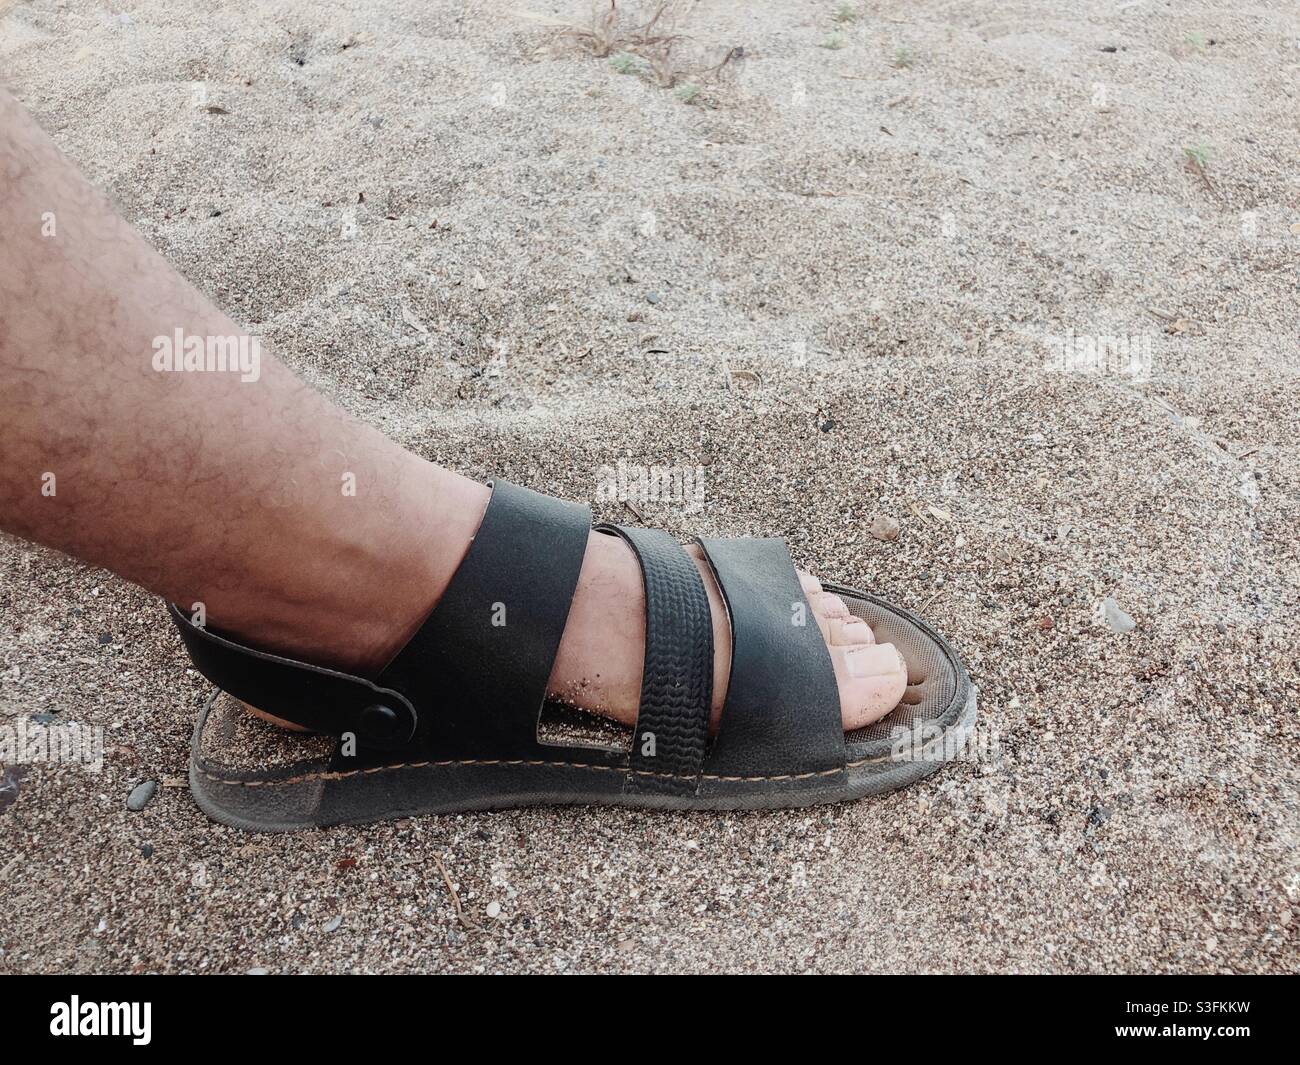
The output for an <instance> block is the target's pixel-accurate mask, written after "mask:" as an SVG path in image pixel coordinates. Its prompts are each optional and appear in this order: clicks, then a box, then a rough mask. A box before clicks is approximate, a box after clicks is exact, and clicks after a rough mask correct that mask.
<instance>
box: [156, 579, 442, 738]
mask: <svg viewBox="0 0 1300 1065" xmlns="http://www.w3.org/2000/svg"><path fill="white" fill-rule="evenodd" d="M168 608H169V610H170V612H171V617H172V621H173V622H175V624H176V628H177V629H179V630H180V634H181V639H182V640H183V641H184V643H185V649H186V650H187V651H188V652H189V655H190V659H191V661H193V663H194V668H195V669H197V670H198V671H199V672H200V673H201V674H203V676H204V677H206V678H207V679H208V680H210V681H211V682H212V683H213V684H215V685H216V686H217V687H218V688H221V689H222V690H223V691H225V692H228V693H229V694H231V695H233V696H234V697H235V698H236V699H242V700H243V701H244V702H246V703H248V704H249V705H250V706H255V707H257V709H259V710H261V711H263V712H264V713H267V714H271V715H272V716H273V717H279V718H283V719H284V720H285V721H291V722H293V724H295V725H300V726H301V727H302V728H305V729H309V730H311V731H312V732H323V733H327V734H329V735H332V736H342V735H344V734H345V733H352V734H353V735H355V736H356V737H357V739H358V741H359V742H360V743H362V744H364V745H365V746H368V747H376V748H384V749H388V748H396V747H402V746H404V745H405V744H406V743H408V742H409V741H410V739H411V737H412V736H414V735H415V729H416V725H417V723H418V718H417V715H416V712H415V708H414V707H413V706H412V705H411V703H410V701H409V700H408V699H407V698H406V697H405V696H404V695H402V694H401V693H400V692H396V691H393V690H391V689H389V688H384V687H381V686H380V685H378V684H374V683H372V682H371V681H368V680H366V679H364V678H363V677H354V676H351V675H350V674H347V673H339V672H337V671H336V670H332V669H325V668H323V667H321V666H313V665H309V664H308V663H306V662H297V661H294V660H293V659H291V658H284V657H281V656H280V655H273V654H269V653H267V652H265V651H259V650H256V649H255V648H252V647H246V646H244V645H243V644H239V643H236V642H235V641H234V640H230V639H227V638H226V637H224V636H220V635H218V634H217V633H215V632H212V631H210V630H208V629H206V628H200V627H199V626H198V625H195V624H194V623H193V622H192V621H191V620H190V619H189V618H187V617H186V616H185V615H184V614H183V613H182V612H181V611H180V610H179V609H178V608H177V607H176V605H175V604H174V603H169V604H168Z"/></svg>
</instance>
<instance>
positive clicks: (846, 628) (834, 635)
mask: <svg viewBox="0 0 1300 1065" xmlns="http://www.w3.org/2000/svg"><path fill="white" fill-rule="evenodd" d="M826 642H827V643H828V644H830V645H831V646H832V647H844V646H853V645H854V644H862V643H875V642H876V637H875V636H874V635H873V634H872V632H871V626H870V625H868V624H867V623H866V622H865V621H863V620H862V619H861V618H858V617H853V616H849V617H847V618H827V620H826Z"/></svg>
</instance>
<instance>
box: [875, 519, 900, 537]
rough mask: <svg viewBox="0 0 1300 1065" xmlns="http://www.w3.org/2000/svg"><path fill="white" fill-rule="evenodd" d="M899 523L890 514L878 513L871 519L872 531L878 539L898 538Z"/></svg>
mask: <svg viewBox="0 0 1300 1065" xmlns="http://www.w3.org/2000/svg"><path fill="white" fill-rule="evenodd" d="M898 530H899V525H898V522H897V520H895V519H894V518H891V517H890V516H889V515H888V514H877V515H876V516H875V517H874V518H872V519H871V528H870V530H869V531H870V533H871V535H872V536H874V537H875V538H876V539H877V540H897V539H898Z"/></svg>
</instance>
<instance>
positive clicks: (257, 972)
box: [246, 965, 266, 976]
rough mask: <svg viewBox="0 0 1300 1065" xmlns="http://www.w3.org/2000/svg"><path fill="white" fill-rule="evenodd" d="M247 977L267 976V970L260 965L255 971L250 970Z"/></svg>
mask: <svg viewBox="0 0 1300 1065" xmlns="http://www.w3.org/2000/svg"><path fill="white" fill-rule="evenodd" d="M246 975H248V976H265V975H266V970H265V969H263V968H262V967H261V966H260V965H259V966H257V967H256V968H254V969H249V970H248V973H247V974H246Z"/></svg>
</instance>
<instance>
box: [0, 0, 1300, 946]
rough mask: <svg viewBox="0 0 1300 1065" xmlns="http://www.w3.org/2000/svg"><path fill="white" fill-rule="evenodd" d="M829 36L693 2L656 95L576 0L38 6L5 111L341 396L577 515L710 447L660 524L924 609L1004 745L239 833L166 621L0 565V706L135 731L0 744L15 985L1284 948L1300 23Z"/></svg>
mask: <svg viewBox="0 0 1300 1065" xmlns="http://www.w3.org/2000/svg"><path fill="white" fill-rule="evenodd" d="M1067 8H1068V9H1069V11H1068V13H1067V10H1066V9H1067ZM837 10H838V5H836V4H834V3H832V2H818V3H807V2H786V3H781V4H775V3H774V4H770V5H758V4H749V3H742V2H739V0H736V2H723V0H703V2H701V3H699V4H697V5H695V6H694V9H693V10H691V11H689V12H687V13H686V17H685V19H684V20H683V22H682V23H681V30H682V32H684V33H687V34H689V35H690V39H689V40H688V41H684V42H682V43H681V44H680V45H679V47H678V49H677V52H678V55H677V56H676V57H675V58H674V59H673V60H672V62H674V63H676V64H678V65H679V67H680V68H681V69H682V70H684V71H685V72H684V73H683V74H681V76H680V77H679V78H678V79H677V83H676V84H675V85H674V86H671V87H666V88H665V87H661V86H660V85H658V84H656V80H657V79H656V75H655V71H654V70H649V69H646V68H645V67H644V66H640V65H637V64H636V63H633V64H632V65H631V67H630V69H628V70H627V71H626V72H620V70H619V69H618V67H620V66H627V63H625V62H624V61H623V60H616V61H615V63H613V64H612V63H611V62H610V60H609V59H608V58H597V57H593V56H592V55H591V54H589V52H588V51H587V50H585V49H584V48H583V47H582V46H581V45H580V43H578V42H575V41H574V40H572V39H569V38H566V37H564V36H563V35H562V34H561V33H559V31H558V30H557V29H556V28H555V26H554V25H553V23H554V22H557V21H558V22H562V21H573V22H578V23H583V22H585V21H586V19H587V15H588V14H589V12H590V8H589V7H588V5H587V4H586V3H584V2H582V0H563V2H557V0H518V2H517V3H514V4H510V3H502V4H497V3H490V2H477V3H476V2H465V3H447V2H434V3H426V2H425V0H419V2H415V0H411V2H401V0H384V2H371V0H348V2H337V3H329V4H314V3H307V2H305V0H296V2H293V3H283V2H279V0H245V2H236V3H228V4H221V5H212V4H208V3H199V2H197V0H173V2H168V3H160V2H129V0H113V2H110V3H94V2H90V0H31V2H23V3H20V4H19V5H18V6H17V7H16V8H14V9H13V10H12V11H11V12H10V14H9V16H8V17H7V19H6V20H5V22H4V23H3V31H2V33H0V76H3V78H4V80H5V82H6V83H7V84H8V85H9V86H10V87H11V88H12V90H13V91H14V92H15V93H16V94H17V95H18V96H20V97H21V98H22V99H23V100H24V101H25V102H26V103H27V105H28V106H29V107H30V108H31V109H32V111H33V112H34V113H35V114H36V115H37V116H38V118H39V119H40V121H41V122H42V123H43V124H44V126H45V127H46V128H47V129H48V130H49V131H50V132H51V134H52V135H53V136H54V137H55V138H56V139H57V140H58V141H59V143H60V144H61V145H62V146H63V147H64V148H65V150H66V151H67V152H68V153H69V154H70V155H71V156H72V157H73V158H74V159H75V160H76V161H77V162H78V163H79V164H80V165H81V166H83V167H84V168H85V170H86V171H87V172H88V173H89V174H90V175H91V176H92V177H93V179H94V180H95V181H97V182H98V183H99V184H100V185H101V186H103V187H104V188H106V189H107V190H109V191H110V192H111V195H112V196H113V197H114V199H115V200H116V202H117V203H118V204H119V205H120V207H121V210H122V211H123V213H124V214H125V215H126V217H128V218H129V219H130V220H131V221H132V222H134V223H135V224H136V225H137V226H139V227H140V229H141V230H142V231H143V232H144V233H145V234H147V236H148V237H149V239H150V240H152V241H153V242H154V243H155V244H156V245H157V246H158V247H159V248H160V249H161V250H162V251H163V253H164V254H165V255H166V256H167V257H168V258H169V259H170V260H171V261H172V262H173V263H175V265H176V266H177V268H178V269H180V270H181V271H183V272H184V273H185V274H186V275H187V276H188V277H190V278H191V279H192V280H193V281H194V282H195V283H196V284H198V285H199V286H200V287H201V288H203V289H204V290H205V291H207V292H209V293H210V294H211V295H212V296H213V297H214V298H215V299H216V300H218V301H219V302H220V303H221V304H222V305H224V306H225V307H226V308H227V309H228V310H229V311H230V312H231V313H232V314H233V315H234V316H235V317H236V318H237V319H239V320H241V321H242V322H244V323H246V324H248V325H249V326H251V327H254V328H256V329H258V330H260V331H261V333H262V334H263V336H265V337H266V338H268V339H269V340H270V341H271V342H273V343H274V345H275V347H276V348H277V350H278V351H279V353H280V354H281V355H282V356H283V357H284V358H285V359H286V360H287V361H288V362H289V363H290V364H291V365H293V366H294V367H295V368H296V369H298V370H299V371H300V372H301V373H302V374H304V375H305V376H306V377H308V378H309V379H310V380H312V381H313V382H315V383H316V384H317V385H318V386H319V387H320V388H321V389H323V390H324V391H325V392H327V393H328V394H330V395H331V396H333V397H334V398H336V399H337V400H338V402H340V403H342V404H344V405H345V406H347V407H348V408H350V409H351V410H353V411H355V412H357V413H358V414H359V415H360V416H361V417H363V418H366V419H368V420H369V421H371V422H372V423H374V424H376V425H378V426H380V427H382V428H383V429H384V430H385V431H387V432H388V433H390V434H392V435H393V436H395V437H396V438H398V439H400V440H401V441H402V442H404V443H405V444H407V445H408V446H410V447H411V448H413V449H415V450H417V451H418V452H420V453H421V454H423V455H426V456H428V457H429V458H432V459H437V460H439V461H442V462H445V463H449V464H452V465H455V466H457V467H458V468H460V469H462V470H465V471H466V472H469V473H472V474H474V475H476V476H480V477H488V476H490V475H492V474H493V473H500V474H503V475H504V476H507V477H509V478H510V479H513V480H516V481H519V482H522V483H525V484H529V485H531V486H534V487H537V488H540V489H543V490H547V491H550V492H554V493H557V494H566V495H570V496H573V497H577V498H583V499H594V497H595V495H596V490H597V483H598V471H599V469H600V467H601V466H605V465H612V464H615V463H617V461H618V460H619V458H620V457H621V458H623V459H625V460H626V461H627V462H628V463H632V464H665V465H680V466H686V467H692V468H693V467H695V466H697V465H700V466H703V467H704V468H705V471H706V482H705V483H706V488H707V491H706V502H705V505H704V506H703V508H702V509H701V510H699V511H697V512H695V513H688V512H686V510H685V508H683V507H681V506H679V505H675V504H673V503H671V502H669V503H665V502H662V501H661V502H657V503H656V502H647V503H642V504H639V506H638V509H640V510H641V511H642V513H643V514H644V515H645V518H646V520H647V522H653V523H657V524H662V525H664V526H665V527H667V528H669V529H671V530H673V531H675V532H680V533H686V532H688V531H701V532H713V533H752V532H774V533H778V534H781V535H785V536H786V537H788V538H789V540H790V542H791V544H792V549H793V551H794V553H795V555H796V557H797V558H798V559H799V560H800V561H801V562H804V563H807V564H809V565H811V566H812V567H813V568H814V569H815V570H816V571H817V572H819V573H820V574H822V575H824V576H827V577H832V578H843V579H847V580H849V581H854V582H860V583H863V584H865V585H866V586H868V587H871V588H874V589H876V590H878V591H880V592H883V593H885V594H887V595H889V596H891V597H893V598H895V599H896V600H897V601H899V602H900V603H902V604H903V605H906V606H909V607H912V608H914V609H921V610H922V611H923V612H924V613H925V614H926V615H927V616H928V617H929V618H931V619H932V620H933V621H934V623H935V624H936V625H937V626H938V627H939V628H940V629H941V630H943V631H944V632H945V633H946V634H947V635H948V636H949V637H950V638H951V639H952V640H953V641H954V642H955V643H956V644H957V646H958V647H959V648H961V649H963V651H964V652H965V653H966V654H967V656H968V659H969V663H970V666H971V670H972V673H973V674H974V675H975V677H976V680H977V682H978V683H979V685H980V687H981V689H982V697H983V703H982V705H983V713H984V716H983V722H982V740H983V741H984V743H983V747H982V748H981V752H980V754H979V757H977V758H976V759H974V760H971V761H965V762H961V763H958V764H955V765H953V766H951V767H949V768H948V769H946V770H945V771H944V772H942V773H941V774H939V775H938V776H936V777H933V778H931V779H930V780H928V781H926V782H923V783H921V784H919V785H917V786H915V787H913V788H911V789H909V790H906V791H904V792H902V793H899V794H895V795H892V796H889V797H887V798H884V799H882V800H879V801H867V802H862V803H858V804H855V805H849V806H837V807H830V808H822V809H815V810H811V811H797V812H782V813H771V814H738V815H728V816H717V815H690V816H652V815H647V814H642V813H630V812H617V811H609V810H600V809H577V810H531V811H526V812H509V813H500V814H494V815H475V816H464V817H448V818H429V819H423V820H416V821H405V822H400V823H395V824H388V825H384V826H380V827H372V828H366V829H343V830H330V831H320V832H312V833H306V834H301V835H295V836H250V835H245V834H241V833H240V832H237V831H234V830H231V829H227V828H224V827H221V826H218V825H216V824H213V823H211V822H209V821H208V820H207V819H206V818H205V817H204V816H203V815H202V814H201V813H200V812H199V810H198V809H197V808H196V807H195V806H194V804H193V802H192V800H191V798H190V796H189V793H188V791H187V790H185V788H184V787H182V786H176V785H177V783H178V780H177V778H179V777H181V775H182V774H183V773H184V771H185V766H186V760H187V743H188V739H189V732H190V727H191V722H192V720H193V716H194V713H195V711H196V708H197V706H198V705H199V703H200V701H201V699H202V697H203V695H204V692H205V690H206V689H205V684H204V683H203V682H202V681H201V679H200V678H198V677H197V676H196V675H194V674H193V673H192V672H190V671H188V670H187V668H186V666H187V662H186V659H185V658H184V656H183V653H182V651H181V649H180V644H179V640H178V638H177V637H176V635H175V634H174V633H173V632H172V631H171V629H170V627H169V626H168V625H167V624H166V623H165V618H164V613H163V609H162V606H161V605H160V604H159V603H158V602H156V601H154V600H153V599H151V598H150V597H148V596H145V595H143V594H142V593H140V592H138V591H137V590H135V589H133V588H131V587H129V586H126V585H124V584H122V583H121V582H119V581H117V580H115V579H113V578H112V577H110V576H108V575H106V574H104V573H102V572H97V571H92V570H90V569H87V568H85V567H81V566H78V565H75V564H71V563H69V562H68V561H67V560H65V559H63V558H59V557H55V556H53V555H51V554H50V553H48V552H45V551H42V550H39V549H36V548H33V547H31V546H28V545H25V544H21V543H16V542H12V541H10V542H7V543H3V544H0V708H2V711H3V715H4V723H5V724H6V725H7V726H8V727H10V728H14V727H16V725H17V723H18V722H19V721H20V720H23V719H26V720H29V721H30V720H31V719H32V716H33V715H37V720H38V721H52V722H55V723H57V722H76V723H80V724H83V725H89V726H103V728H104V729H105V737H106V744H107V747H108V751H107V754H106V758H105V762H104V765H103V768H102V771H101V772H99V773H97V774H96V773H94V772H91V771H89V770H88V769H86V768H85V767H79V766H75V765H66V764H64V765H47V764H28V765H17V766H9V767H7V768H6V770H5V771H4V773H5V775H4V786H3V788H0V808H2V812H0V891H2V892H3V897H2V899H0V971H8V972H31V971H50V970H67V969H73V970H88V971H89V970H94V971H152V970H164V971H195V970H206V971H230V972H242V971H246V970H251V969H265V970H269V971H274V972H280V971H341V970H363V971H412V970H454V971H484V970H487V971H492V970H510V971H515V970H530V971H549V972H555V971H622V970H685V971H708V970H726V971H753V970H771V969H777V970H816V971H831V970H859V971H862V970H865V971H891V970H902V971H953V970H977V971H991V970H1011V971H1044V972H1083V971H1088V972H1096V971H1187V970H1192V971H1234V972H1280V971H1294V970H1296V969H1297V967H1298V966H1297V961H1298V958H1300V952H1298V950H1297V922H1298V919H1300V916H1298V914H1297V910H1300V865H1298V862H1297V847H1298V845H1300V829H1298V824H1300V814H1298V811H1297V783H1298V778H1300V772H1298V770H1297V741H1298V740H1300V729H1298V727H1297V706H1298V705H1300V679H1298V676H1297V669H1298V663H1297V658H1298V652H1297V636H1298V635H1300V632H1298V628H1300V626H1298V625H1297V622H1296V620H1295V619H1296V616H1297V611H1300V559H1298V558H1297V542H1298V541H1300V535H1298V534H1297V529H1300V501H1298V500H1300V454H1298V453H1297V443H1296V442H1297V440H1298V439H1300V381H1298V380H1297V368H1298V367H1300V357H1298V355H1297V340H1298V334H1300V311H1298V310H1297V296H1298V295H1300V293H1298V292H1297V280H1296V279H1297V273H1296V270H1297V253H1298V252H1300V227H1298V226H1297V223H1300V171H1298V170H1297V167H1296V161H1297V159H1298V158H1300V119H1298V118H1297V116H1298V115H1300V89H1298V88H1297V86H1298V85H1300V80H1298V78H1297V72H1298V71H1300V12H1298V11H1297V9H1296V8H1295V6H1294V5H1293V4H1290V3H1270V2H1259V0H1257V2H1253V3H1251V2H1247V3H1242V4H1226V3H1222V4H1205V3H1192V2H1187V3H1183V2H1179V3H1170V4H1166V3H1157V2H1154V0H1136V2H1128V3H1124V2H1118V0H1108V2H1095V0H1094V2H1083V3H1078V4H1070V5H1062V4H1060V3H1057V2H1055V0H1022V2H1005V0H984V2H973V3H955V2H940V0H918V2H912V3H906V4H903V3H884V2H868V3H855V4H849V5H847V11H846V12H845V13H844V16H843V20H842V21H837V19H836V18H835V15H836V13H837ZM521 12H523V13H521ZM529 15H531V16H533V17H528V16H529ZM849 16H852V17H849ZM735 48H741V49H743V56H740V55H735V56H734V57H733V59H732V60H731V61H729V62H728V63H726V64H725V65H724V66H723V68H722V70H721V72H720V74H718V75H717V76H716V77H714V76H710V75H705V74H701V73H699V68H702V67H704V66H706V65H710V66H711V65H715V64H717V63H719V62H720V61H721V59H722V58H723V57H724V56H727V55H728V54H729V53H731V51H732V49H735ZM673 69H675V68H673ZM670 72H671V70H670ZM1189 149H1190V151H1189ZM1193 157H1196V159H1198V160H1199V165H1198V163H1197V162H1195V161H1193ZM1061 336H1074V337H1075V338H1077V339H1080V341H1081V344H1082V345H1086V343H1087V341H1088V338H1093V339H1096V338H1107V337H1119V338H1122V340H1123V341H1124V342H1125V343H1128V344H1130V345H1131V347H1130V348H1128V349H1126V350H1129V351H1130V352H1133V351H1136V352H1138V353H1140V354H1141V355H1142V356H1143V357H1144V360H1145V361H1144V363H1143V365H1142V366H1141V367H1140V368H1141V369H1143V370H1149V372H1145V373H1139V374H1136V375H1134V374H1131V373H1129V372H1128V371H1130V370H1132V369H1133V365H1134V364H1133V363H1131V362H1130V363H1125V364H1123V365H1121V364H1119V363H1117V362H1116V361H1115V360H1113V359H1112V360H1107V361H1105V362H1103V363H1101V364H1096V363H1092V364H1089V363H1086V362H1085V363H1083V364H1076V365H1073V366H1072V367H1071V368H1068V369H1065V370H1063V369H1062V368H1061V367H1060V366H1059V365H1057V364H1056V363H1054V355H1055V354H1057V353H1059V350H1060V349H1059V348H1055V347H1054V346H1053V341H1052V338H1054V337H1061ZM1075 350H1076V351H1086V350H1087V348H1086V346H1080V347H1077V348H1076V349H1075ZM1146 362H1149V366H1148V365H1146ZM599 510H600V512H601V513H602V514H603V515H606V516H614V517H618V518H620V519H622V520H626V519H627V518H628V514H627V512H626V510H624V509H623V508H622V507H621V506H620V505H619V504H617V503H602V504H600V507H599ZM877 513H883V514H886V515H889V516H892V517H894V518H896V519H897V520H898V521H899V523H900V524H901V535H900V537H899V539H898V540H897V541H896V542H884V541H880V540H877V539H874V538H872V537H871V536H870V535H868V533H867V525H868V523H869V522H870V520H871V518H872V516H873V515H875V514H877ZM1107 597H1110V598H1113V600H1114V601H1115V602H1116V604H1118V606H1119V607H1120V608H1122V610H1123V611H1125V612H1126V613H1127V614H1128V615H1131V617H1132V618H1133V620H1134V621H1135V622H1136V627H1135V628H1133V629H1132V631H1130V632H1127V633H1122V632H1117V631H1115V629H1114V628H1113V627H1112V626H1110V625H1108V624H1106V623H1105V622H1104V621H1102V620H1099V618H1098V615H1097V609H1098V604H1099V603H1100V602H1101V601H1102V600H1104V599H1106V598H1107ZM39 715H53V716H52V717H49V718H43V717H40V716H39ZM146 780H155V781H159V782H161V784H162V787H161V788H160V789H159V791H158V793H157V795H156V796H155V797H154V798H153V800H152V801H151V802H150V803H149V804H148V805H146V806H145V808H144V809H143V810H140V811H138V812H132V811H130V810H128V809H127V805H126V799H127V796H128V794H129V793H130V792H131V791H132V789H133V788H135V787H136V785H137V784H139V783H140V782H142V781H146ZM15 787H16V789H17V790H16V792H15V790H14V789H15ZM438 863H442V866H443V867H444V868H445V869H446V873H447V878H446V880H444V877H443V875H442V874H441V873H440V871H439V864H438ZM448 883H450V884H452V885H454V887H455V891H456V894H457V897H458V899H459V900H460V903H461V904H462V905H463V907H464V909H465V913H466V914H467V916H468V921H466V922H461V921H459V920H458V919H457V918H456V916H455V913H454V910H453V904H452V899H451V896H450V894H449V890H448ZM492 904H495V905H492ZM489 907H491V909H490V911H489ZM489 912H491V913H492V914H495V915H496V916H488V914H489Z"/></svg>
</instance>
